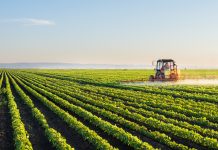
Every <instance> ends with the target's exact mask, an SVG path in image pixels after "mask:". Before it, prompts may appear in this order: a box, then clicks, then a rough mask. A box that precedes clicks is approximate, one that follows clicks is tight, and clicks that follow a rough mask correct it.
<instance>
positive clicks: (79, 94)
mask: <svg viewBox="0 0 218 150" xmlns="http://www.w3.org/2000/svg"><path fill="white" fill-rule="evenodd" d="M32 80H34V79H32ZM27 82H31V81H30V80H28V81H27ZM31 83H32V84H35V85H36V86H37V87H40V88H44V89H46V90H48V91H51V89H53V92H55V91H59V92H62V93H67V94H68V95H71V96H74V97H76V98H78V99H80V100H83V99H87V100H89V102H92V101H93V99H92V98H90V97H91V95H90V94H85V93H82V92H80V91H79V90H78V89H77V90H75V91H71V92H70V91H68V89H69V88H64V86H58V85H55V84H53V83H50V84H44V85H45V86H47V87H48V88H45V87H44V86H42V85H41V84H43V82H40V80H39V79H38V80H34V82H31ZM57 87H58V88H57ZM59 92H57V94H59ZM95 99H96V100H97V99H98V97H95ZM93 102H94V101H93ZM110 102H111V101H110V100H104V104H102V106H101V108H102V107H105V106H104V105H105V103H110ZM112 102H113V101H112ZM114 104H115V105H116V103H114ZM119 107H121V108H123V109H127V110H129V111H132V112H136V113H138V114H141V115H143V116H144V117H153V118H155V119H158V120H161V121H164V122H166V123H172V124H174V125H178V126H180V127H183V128H187V129H190V130H193V131H196V132H199V133H201V134H202V135H205V136H210V137H214V138H218V132H216V131H214V130H210V129H204V128H201V127H200V126H197V125H191V124H189V123H187V122H182V121H177V120H174V119H170V118H166V117H165V116H163V115H160V114H155V113H153V112H151V111H147V110H145V109H138V108H135V107H131V106H125V105H122V104H119ZM105 109H107V107H105Z"/></svg>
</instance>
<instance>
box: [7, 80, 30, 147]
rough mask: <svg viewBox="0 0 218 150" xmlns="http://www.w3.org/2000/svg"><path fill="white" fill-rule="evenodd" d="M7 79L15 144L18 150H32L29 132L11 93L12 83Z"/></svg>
mask: <svg viewBox="0 0 218 150" xmlns="http://www.w3.org/2000/svg"><path fill="white" fill-rule="evenodd" d="M5 79H6V91H7V99H8V108H9V112H10V114H11V121H12V129H13V137H14V142H15V149H16V150H24V149H25V150H32V149H33V147H32V144H31V143H30V141H29V138H28V134H27V131H26V130H25V127H24V124H23V122H22V121H21V117H20V113H19V110H18V109H17V104H16V102H15V101H14V97H13V95H12V92H11V88H10V83H9V80H8V77H7V76H5Z"/></svg>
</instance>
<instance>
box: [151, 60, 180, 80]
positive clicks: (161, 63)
mask: <svg viewBox="0 0 218 150" xmlns="http://www.w3.org/2000/svg"><path fill="white" fill-rule="evenodd" d="M178 79H179V76H178V71H177V65H176V63H175V61H174V60H172V59H159V60H157V62H156V66H155V75H151V76H150V78H149V80H150V81H177V80H178Z"/></svg>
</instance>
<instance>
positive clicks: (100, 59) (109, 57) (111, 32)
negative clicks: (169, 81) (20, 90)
mask: <svg viewBox="0 0 218 150" xmlns="http://www.w3.org/2000/svg"><path fill="white" fill-rule="evenodd" d="M157 58H173V59H175V60H176V61H177V62H178V64H185V65H186V64H190V65H198V66H202V65H208V66H218V1H217V0H80V1H79V0H17V1H10V0H7V1H6V0H5V1H3V0H2V1H1V2H0V62H1V63H3V62H5V63H10V62H12V63H13V62H67V63H96V64H148V63H151V61H152V60H154V59H157Z"/></svg>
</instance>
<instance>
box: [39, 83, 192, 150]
mask: <svg viewBox="0 0 218 150" xmlns="http://www.w3.org/2000/svg"><path fill="white" fill-rule="evenodd" d="M38 87H40V88H42V89H45V90H47V91H49V92H51V93H54V94H55V95H58V96H60V97H62V98H63V99H66V100H68V101H69V102H71V103H74V104H75V105H78V106H80V107H83V108H85V109H86V110H89V111H91V112H93V113H97V114H99V115H101V116H103V117H106V118H108V119H110V120H112V121H114V122H116V123H119V124H121V125H122V126H124V127H126V128H129V129H131V130H135V131H138V132H139V133H141V134H143V135H145V136H147V137H148V138H151V139H154V140H156V141H158V142H160V143H163V144H166V145H167V146H169V147H171V148H174V149H188V147H186V146H183V145H182V144H177V143H176V142H173V141H171V139H170V137H168V136H167V135H165V134H163V133H160V132H158V131H149V130H148V129H147V128H146V127H144V126H140V125H138V124H136V123H134V122H131V121H128V120H126V119H124V118H123V117H121V116H118V115H117V114H115V113H112V112H111V111H107V110H105V109H102V107H104V105H101V108H99V107H96V106H93V105H90V104H88V103H87V101H84V102H82V101H83V100H77V99H75V98H73V97H71V96H70V95H73V93H72V92H69V91H67V90H66V89H65V90H62V89H61V87H58V88H57V86H56V88H55V87H53V88H52V87H50V86H49V87H50V88H46V87H43V86H40V85H38ZM65 93H67V94H65ZM90 102H91V101H90ZM90 102H89V103H90ZM109 108H110V107H109Z"/></svg>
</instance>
